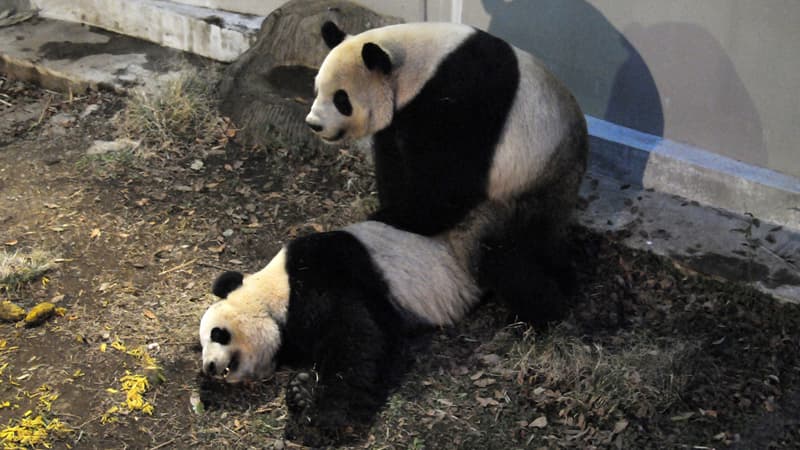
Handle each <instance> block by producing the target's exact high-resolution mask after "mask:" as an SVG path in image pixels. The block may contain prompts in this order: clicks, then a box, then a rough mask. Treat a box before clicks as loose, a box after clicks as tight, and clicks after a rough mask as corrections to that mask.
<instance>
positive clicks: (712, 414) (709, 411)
mask: <svg viewBox="0 0 800 450" xmlns="http://www.w3.org/2000/svg"><path fill="white" fill-rule="evenodd" d="M700 414H701V415H703V416H706V417H717V411H716V410H713V409H700Z"/></svg>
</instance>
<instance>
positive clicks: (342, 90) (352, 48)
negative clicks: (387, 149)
mask: <svg viewBox="0 0 800 450" xmlns="http://www.w3.org/2000/svg"><path fill="white" fill-rule="evenodd" d="M322 37H323V39H324V41H325V43H326V44H327V45H328V47H329V48H330V49H331V51H330V53H328V56H327V57H326V58H325V60H324V61H323V62H322V65H321V66H320V68H319V72H318V73H317V76H316V78H315V79H314V91H315V95H316V98H315V99H314V103H313V105H312V106H311V112H310V113H309V114H308V116H307V117H306V123H307V124H308V126H309V127H311V129H312V130H313V131H314V132H315V133H316V134H317V135H318V136H319V137H320V138H322V140H324V141H326V142H337V141H340V140H343V139H351V140H352V139H358V138H360V137H363V136H366V135H369V134H372V133H374V132H376V131H379V130H381V129H383V128H385V127H386V126H388V125H389V124H390V123H391V121H392V115H393V111H394V106H393V99H394V94H393V90H392V86H391V74H392V67H393V64H392V60H391V58H390V57H389V53H388V52H387V51H386V49H384V48H382V47H381V46H380V45H379V44H378V43H376V42H372V41H370V40H369V35H367V36H365V35H363V34H360V35H356V36H348V35H347V34H346V33H345V32H344V31H342V30H340V29H339V28H338V27H337V26H336V25H335V24H334V23H333V22H326V23H325V24H324V25H323V26H322Z"/></svg>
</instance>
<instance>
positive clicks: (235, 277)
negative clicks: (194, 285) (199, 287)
mask: <svg viewBox="0 0 800 450" xmlns="http://www.w3.org/2000/svg"><path fill="white" fill-rule="evenodd" d="M242 280H244V275H242V273H241V272H232V271H231V272H225V273H223V274H222V275H220V276H219V277H217V280H216V281H214V285H213V286H212V287H211V292H213V293H214V295H216V296H217V297H219V298H225V297H227V296H228V294H230V293H231V292H233V291H234V290H235V289H236V288H238V287H239V286H241V285H242Z"/></svg>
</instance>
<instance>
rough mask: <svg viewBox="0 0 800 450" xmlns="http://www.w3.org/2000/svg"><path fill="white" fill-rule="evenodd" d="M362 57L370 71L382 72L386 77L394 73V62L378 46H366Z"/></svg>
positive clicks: (363, 48) (371, 44) (370, 44)
mask: <svg viewBox="0 0 800 450" xmlns="http://www.w3.org/2000/svg"><path fill="white" fill-rule="evenodd" d="M361 57H362V58H363V59H364V64H365V65H366V66H367V69H369V70H380V71H381V72H383V73H384V74H385V75H389V73H390V72H391V71H392V60H390V59H389V55H388V54H387V53H386V52H385V51H383V49H382V48H380V47H378V45H377V44H373V43H372V42H367V43H366V44H364V47H362V48H361Z"/></svg>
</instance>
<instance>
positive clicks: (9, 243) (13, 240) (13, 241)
mask: <svg viewBox="0 0 800 450" xmlns="http://www.w3.org/2000/svg"><path fill="white" fill-rule="evenodd" d="M18 242H19V241H17V240H16V239H11V240H10V241H5V242H4V244H5V245H8V246H9V247H11V246H13V245H17V243H18Z"/></svg>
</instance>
